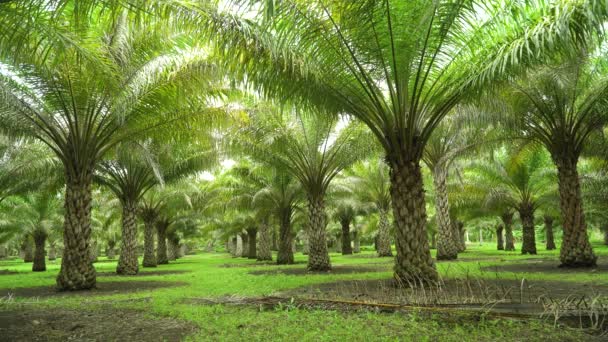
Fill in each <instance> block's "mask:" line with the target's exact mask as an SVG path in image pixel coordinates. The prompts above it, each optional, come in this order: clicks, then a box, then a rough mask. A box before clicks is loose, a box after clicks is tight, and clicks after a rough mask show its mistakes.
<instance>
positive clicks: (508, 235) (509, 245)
mask: <svg viewBox="0 0 608 342" xmlns="http://www.w3.org/2000/svg"><path fill="white" fill-rule="evenodd" d="M500 218H501V220H502V223H503V224H504V225H505V251H514V250H515V243H514V239H513V212H511V211H505V212H504V213H503V214H502V215H501V216H500Z"/></svg>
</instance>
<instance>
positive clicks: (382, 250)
mask: <svg viewBox="0 0 608 342" xmlns="http://www.w3.org/2000/svg"><path fill="white" fill-rule="evenodd" d="M378 214H379V221H378V234H377V235H376V237H377V239H376V241H375V242H376V252H378V256H379V257H392V256H393V252H392V250H391V229H390V224H389V222H388V212H387V211H386V210H383V209H379V211H378Z"/></svg>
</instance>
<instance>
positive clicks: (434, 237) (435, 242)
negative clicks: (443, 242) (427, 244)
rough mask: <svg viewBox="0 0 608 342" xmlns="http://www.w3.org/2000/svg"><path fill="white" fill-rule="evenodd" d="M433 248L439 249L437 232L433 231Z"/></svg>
mask: <svg viewBox="0 0 608 342" xmlns="http://www.w3.org/2000/svg"><path fill="white" fill-rule="evenodd" d="M431 249H437V233H435V232H431Z"/></svg>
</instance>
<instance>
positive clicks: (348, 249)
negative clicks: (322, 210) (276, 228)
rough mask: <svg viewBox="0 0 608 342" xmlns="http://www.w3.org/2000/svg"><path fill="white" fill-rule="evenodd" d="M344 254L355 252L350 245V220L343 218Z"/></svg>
mask: <svg viewBox="0 0 608 342" xmlns="http://www.w3.org/2000/svg"><path fill="white" fill-rule="evenodd" d="M340 224H341V225H342V255H349V254H353V248H352V247H351V245H350V221H349V220H342V221H341V222H340Z"/></svg>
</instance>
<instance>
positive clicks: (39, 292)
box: [0, 281, 187, 298]
mask: <svg viewBox="0 0 608 342" xmlns="http://www.w3.org/2000/svg"><path fill="white" fill-rule="evenodd" d="M184 285H187V283H184V282H169V281H109V282H98V283H97V288H95V289H91V290H84V291H57V289H56V288H55V287H54V286H37V287H18V288H13V289H0V298H1V297H11V296H12V297H28V298H31V297H51V296H99V295H106V294H119V293H129V292H136V291H141V290H153V289H159V288H165V287H174V286H184Z"/></svg>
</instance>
